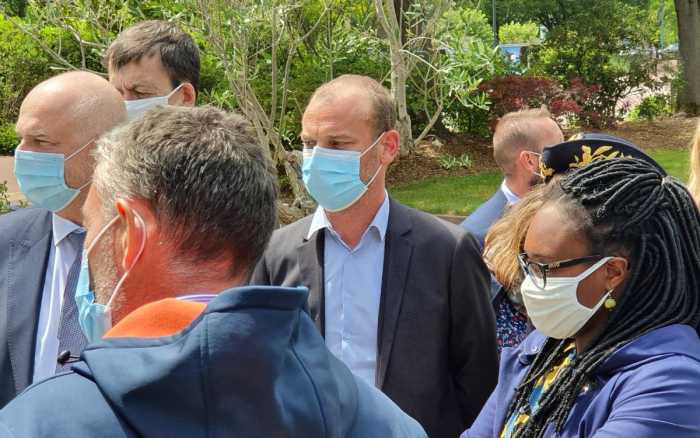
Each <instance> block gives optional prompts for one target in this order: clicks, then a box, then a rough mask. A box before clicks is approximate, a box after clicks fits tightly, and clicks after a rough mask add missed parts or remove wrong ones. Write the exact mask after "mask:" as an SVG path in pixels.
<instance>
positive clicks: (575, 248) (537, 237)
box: [524, 202, 587, 259]
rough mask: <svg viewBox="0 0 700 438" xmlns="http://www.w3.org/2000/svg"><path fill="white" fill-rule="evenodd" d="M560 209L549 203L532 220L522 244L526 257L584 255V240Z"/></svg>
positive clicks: (555, 204)
mask: <svg viewBox="0 0 700 438" xmlns="http://www.w3.org/2000/svg"><path fill="white" fill-rule="evenodd" d="M562 208H563V207H562V206H561V205H560V204H558V203H556V202H550V203H548V204H545V205H544V206H543V207H542V208H541V209H540V210H539V211H538V212H537V213H536V214H535V216H534V217H533V218H532V221H531V222H530V226H529V228H528V230H527V234H526V236H525V243H524V250H525V252H527V253H528V255H530V256H543V257H547V258H551V259H565V258H575V257H579V256H581V255H585V252H586V249H587V244H586V240H585V238H584V236H581V234H580V233H579V232H578V231H577V230H576V228H575V227H574V224H572V223H571V220H570V219H568V218H567V217H566V215H565V213H564V211H563V209H562Z"/></svg>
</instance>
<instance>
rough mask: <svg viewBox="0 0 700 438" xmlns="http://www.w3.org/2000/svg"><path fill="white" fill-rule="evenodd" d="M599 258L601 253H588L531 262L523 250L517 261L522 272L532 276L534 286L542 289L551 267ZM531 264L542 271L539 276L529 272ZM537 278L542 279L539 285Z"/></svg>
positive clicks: (573, 264)
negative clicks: (548, 260)
mask: <svg viewBox="0 0 700 438" xmlns="http://www.w3.org/2000/svg"><path fill="white" fill-rule="evenodd" d="M601 259H603V256H601V255H589V256H584V257H577V258H574V259H566V260H559V261H556V262H552V263H538V262H533V261H532V260H528V257H527V254H526V253H524V252H522V253H520V254H518V261H519V262H520V268H521V269H522V270H523V273H524V274H525V275H528V276H530V277H532V279H533V280H535V281H533V283H535V286H537V287H538V288H540V289H544V288H545V287H547V274H548V273H549V271H550V270H552V269H559V268H567V267H569V266H576V265H578V264H581V263H588V262H597V261H599V260H601ZM531 265H535V266H537V268H538V269H539V271H540V272H542V277H541V278H540V277H538V276H537V275H534V274H532V273H531V271H530V266H531ZM537 280H542V285H541V286H540V285H539V284H538V282H537Z"/></svg>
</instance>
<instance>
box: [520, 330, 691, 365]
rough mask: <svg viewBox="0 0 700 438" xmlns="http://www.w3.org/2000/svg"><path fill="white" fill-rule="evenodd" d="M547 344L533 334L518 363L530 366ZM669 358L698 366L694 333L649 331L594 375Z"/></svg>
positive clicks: (537, 332) (623, 348)
mask: <svg viewBox="0 0 700 438" xmlns="http://www.w3.org/2000/svg"><path fill="white" fill-rule="evenodd" d="M546 341H547V337H546V336H545V335H543V334H542V333H541V332H540V331H538V330H535V331H534V332H532V334H530V335H529V336H528V337H527V338H526V339H525V340H524V341H523V342H522V344H521V345H520V347H518V349H517V351H518V360H519V361H520V363H521V364H523V365H526V366H529V365H530V364H531V363H532V362H533V361H534V359H535V356H537V354H538V353H539V352H540V350H542V347H543V346H544V343H545V342H546ZM668 355H683V356H687V357H689V358H691V359H694V360H696V361H698V362H700V344H699V343H698V334H697V331H696V330H695V329H694V328H692V327H690V326H688V325H685V324H672V325H669V326H665V327H660V328H657V329H654V330H651V331H649V332H647V333H645V334H643V335H641V336H639V337H637V338H636V339H634V340H632V341H631V342H629V343H627V344H626V345H623V346H622V347H620V348H619V349H618V350H616V351H615V352H614V353H613V354H611V355H610V356H609V357H608V358H607V359H606V360H605V362H603V363H602V364H600V365H599V366H598V367H597V369H596V371H595V372H596V374H600V375H605V374H612V373H617V372H620V371H624V370H626V369H629V368H632V367H636V366H638V365H640V364H642V363H644V362H647V361H650V360H654V359H656V358H658V357H662V356H668Z"/></svg>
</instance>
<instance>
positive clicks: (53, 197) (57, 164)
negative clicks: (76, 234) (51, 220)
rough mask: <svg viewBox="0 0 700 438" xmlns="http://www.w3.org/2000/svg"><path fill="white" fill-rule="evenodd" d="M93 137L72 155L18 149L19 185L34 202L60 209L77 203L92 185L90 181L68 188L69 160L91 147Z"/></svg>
mask: <svg viewBox="0 0 700 438" xmlns="http://www.w3.org/2000/svg"><path fill="white" fill-rule="evenodd" d="M90 143H92V140H90V141H89V142H87V143H85V144H84V145H83V146H81V147H80V148H78V150H77V151H75V152H73V153H72V154H70V155H69V156H67V157H66V156H64V155H63V154H54V153H48V152H32V151H24V150H22V149H17V150H16V151H15V176H16V177H17V183H18V184H19V188H20V190H21V191H22V193H24V196H26V197H27V199H28V200H29V202H31V203H32V204H33V205H35V206H37V207H41V208H45V209H47V210H50V211H53V212H57V211H60V210H63V209H64V208H66V206H68V204H70V203H71V202H73V200H74V199H75V198H76V197H77V196H78V195H79V194H80V191H81V190H82V189H84V188H85V187H87V186H88V185H89V184H90V180H88V182H86V183H85V184H83V185H82V186H81V187H78V188H77V189H74V188H72V187H68V185H67V184H66V178H65V168H66V165H65V164H66V162H67V161H68V160H70V159H71V158H73V157H74V156H76V155H77V154H78V153H80V152H81V151H82V150H83V149H85V148H86V147H88V146H89V145H90Z"/></svg>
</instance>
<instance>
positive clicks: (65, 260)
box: [32, 214, 84, 383]
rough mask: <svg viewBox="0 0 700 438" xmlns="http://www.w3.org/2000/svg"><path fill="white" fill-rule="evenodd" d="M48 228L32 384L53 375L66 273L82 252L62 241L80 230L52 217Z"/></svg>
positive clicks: (74, 225) (58, 217)
mask: <svg viewBox="0 0 700 438" xmlns="http://www.w3.org/2000/svg"><path fill="white" fill-rule="evenodd" d="M52 226H53V234H52V238H53V239H52V245H51V247H50V249H49V261H48V263H47V265H46V274H45V275H46V276H45V278H44V290H43V293H42V296H41V309H40V311H39V323H38V326H37V331H36V344H35V347H34V376H33V377H32V382H33V383H36V382H37V381H39V380H42V379H45V378H47V377H51V376H53V375H54V374H55V373H56V358H57V356H58V353H59V351H58V326H59V324H60V323H61V309H62V307H63V291H64V289H65V288H66V280H67V279H68V272H70V268H71V267H72V266H73V262H75V259H76V257H78V255H79V254H80V252H81V251H82V248H76V247H74V245H72V244H71V241H70V239H66V237H68V235H69V234H71V233H72V232H73V231H76V230H78V231H79V232H84V230H83V229H82V228H80V227H79V226H78V225H76V224H74V223H73V222H71V221H69V220H66V219H63V218H62V217H60V216H57V215H55V214H54V215H53V217H52Z"/></svg>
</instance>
